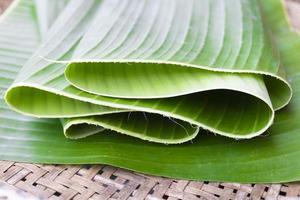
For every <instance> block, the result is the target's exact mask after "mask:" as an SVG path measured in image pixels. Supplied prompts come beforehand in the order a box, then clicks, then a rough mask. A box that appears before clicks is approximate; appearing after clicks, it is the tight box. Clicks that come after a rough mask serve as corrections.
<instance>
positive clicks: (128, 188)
mask: <svg viewBox="0 0 300 200" xmlns="http://www.w3.org/2000/svg"><path fill="white" fill-rule="evenodd" d="M10 2H11V0H0V14H1V13H2V12H3V11H4V9H5V8H6V7H7V6H8V5H9V3H10ZM287 8H288V11H289V14H290V16H291V22H292V25H293V26H294V27H295V28H297V29H298V30H300V0H287ZM299 159H300V158H299ZM299 170H300V169H299ZM48 198H49V199H74V200H77V199H78V200H79V199H80V200H81V199H101V200H102V199H129V200H132V199H149V200H154V199H155V200H156V199H167V200H179V199H191V200H193V199H295V200H297V199H298V200H300V183H289V184H238V183H218V182H206V181H204V182H197V181H186V180H174V179H167V178H162V177H154V176H147V175H143V174H138V173H135V172H132V171H128V170H123V169H118V168H115V167H111V166H105V165H39V164H27V163H17V162H8V161H0V200H7V199H12V200H15V199H32V200H35V199H48Z"/></svg>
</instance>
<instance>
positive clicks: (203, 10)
mask: <svg viewBox="0 0 300 200" xmlns="http://www.w3.org/2000/svg"><path fill="white" fill-rule="evenodd" d="M0 94H1V98H0V159H1V160H10V161H19V162H30V163H50V164H109V165H113V166H117V167H121V168H126V169H130V170H133V171H137V172H143V173H146V174H152V175H159V176H164V177H172V178H180V179H192V180H215V181H235V182H287V181H297V180H300V35H299V34H298V33H297V32H295V31H293V29H292V28H291V27H290V24H289V19H288V18H287V15H286V13H285V7H284V2H282V1H280V0H263V1H262V0H216V1H211V0H201V1H198V0H15V1H14V2H13V3H12V5H11V6H10V7H9V8H8V9H7V10H6V12H5V13H4V14H3V15H2V16H1V18H0Z"/></svg>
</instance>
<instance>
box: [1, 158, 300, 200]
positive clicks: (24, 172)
mask: <svg viewBox="0 0 300 200" xmlns="http://www.w3.org/2000/svg"><path fill="white" fill-rule="evenodd" d="M0 180H1V181H4V182H6V183H8V184H10V185H14V186H15V187H17V188H19V189H21V190H23V191H28V192H29V193H32V194H34V195H35V196H38V197H41V198H51V199H74V200H77V199H78V200H79V199H89V198H90V199H129V200H132V199H168V200H178V199H191V200H192V199H290V198H291V197H294V198H295V199H296V198H297V196H298V198H300V184H299V183H298V184H297V183H291V184H238V183H216V182H197V181H186V180H171V179H167V178H161V177H154V176H146V175H143V174H138V173H134V172H131V171H127V170H122V169H117V168H114V167H110V166H104V165H85V166H79V165H71V166H70V165H37V164H26V163H15V162H7V161H0ZM298 198H297V199H298Z"/></svg>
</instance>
